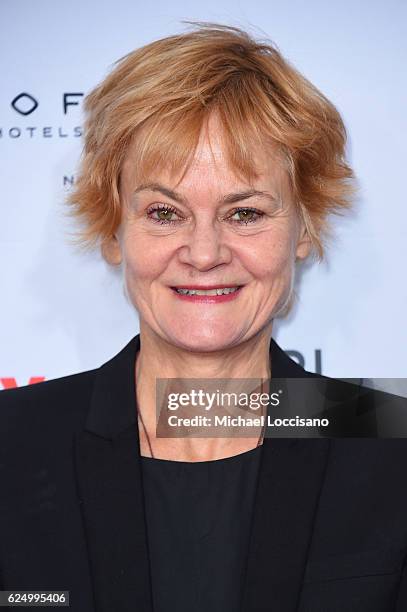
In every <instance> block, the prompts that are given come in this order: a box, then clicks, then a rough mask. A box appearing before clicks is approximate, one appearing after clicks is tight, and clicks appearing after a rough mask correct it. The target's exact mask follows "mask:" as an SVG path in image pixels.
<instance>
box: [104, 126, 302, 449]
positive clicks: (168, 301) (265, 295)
mask: <svg viewBox="0 0 407 612" xmlns="http://www.w3.org/2000/svg"><path fill="white" fill-rule="evenodd" d="M253 155H254V158H255V161H256V167H257V168H258V170H259V176H258V178H257V179H256V180H254V181H253V183H252V184H249V183H247V182H246V181H245V180H244V179H243V178H241V177H238V176H237V175H236V174H235V172H234V171H233V170H232V169H231V167H230V165H229V163H228V159H227V156H226V152H225V149H224V146H223V141H222V130H221V128H220V126H219V123H218V121H217V118H216V116H215V115H212V116H211V117H210V118H209V121H208V123H207V125H205V126H204V127H203V128H202V131H201V136H200V141H199V144H198V147H197V150H196V152H195V156H194V158H193V161H192V164H191V166H190V167H189V169H188V170H187V172H186V174H185V176H184V177H182V180H180V179H179V177H173V176H171V174H170V173H169V172H168V171H162V172H160V173H159V174H157V175H156V176H153V177H151V180H149V183H153V182H154V183H158V184H160V185H161V186H164V187H165V188H166V189H171V190H173V191H175V192H176V193H177V194H178V195H180V196H182V200H183V201H182V202H178V201H175V200H174V199H173V198H170V197H168V195H165V194H163V193H162V192H161V191H157V190H155V189H151V188H150V189H141V190H139V191H138V192H137V193H135V191H136V189H140V187H141V185H140V182H139V181H138V180H137V175H136V168H137V165H136V159H135V158H134V152H133V151H132V149H131V148H130V149H129V151H128V154H127V156H126V159H125V162H124V165H123V168H122V173H121V185H120V192H121V199H122V206H123V208H122V210H123V215H122V223H121V226H120V228H119V231H118V233H117V235H116V237H115V238H113V239H112V240H111V241H110V242H109V243H105V245H104V247H103V254H104V256H105V258H106V260H107V261H108V262H109V263H111V264H113V265H119V264H121V265H122V269H123V276H124V282H125V287H126V292H127V295H128V297H129V299H130V301H131V303H132V304H133V305H134V307H135V308H136V309H137V311H138V314H139V319H140V335H141V350H140V353H139V355H138V358H137V364H136V377H137V399H138V403H139V406H142V407H143V412H142V414H143V420H144V422H145V424H146V428H147V431H148V432H149V437H150V439H151V441H152V442H153V448H154V456H156V457H160V458H171V459H178V460H187V461H196V460H208V459H214V458H222V457H224V456H230V455H233V454H238V452H243V451H244V450H247V449H248V448H252V447H254V446H255V445H256V444H255V443H254V440H252V439H251V438H245V439H236V440H233V439H232V440H231V439H227V440H224V439H220V438H217V439H212V440H211V439H196V438H195V439H185V438H182V439H176V440H166V439H157V438H155V397H154V389H155V378H156V377H168V378H170V377H184V378H193V377H201V378H202V377H207V378H213V377H215V378H220V377H224V378H237V377H247V378H249V377H253V378H255V377H262V378H267V377H269V376H270V375H271V372H270V367H269V352H268V351H269V342H270V336H271V329H272V321H273V318H274V317H275V316H276V315H277V314H278V313H279V312H280V311H281V310H282V309H283V308H284V306H285V305H286V303H287V301H288V299H289V297H290V295H291V291H292V285H293V280H294V270H295V261H296V259H302V258H305V257H307V255H308V254H309V252H310V241H309V239H308V237H307V235H306V233H305V230H304V228H303V225H302V223H301V222H300V219H299V217H298V215H297V213H296V210H295V208H294V202H293V199H292V195H291V190H290V184H289V180H288V177H287V174H286V171H285V170H284V168H283V165H282V164H281V163H279V162H278V161H277V158H276V156H275V155H274V156H273V155H271V154H270V152H269V151H265V150H264V149H260V148H255V149H254V150H253ZM250 190H256V191H261V192H264V195H254V196H252V197H249V198H247V199H244V200H240V201H236V202H225V201H224V198H225V196H228V195H230V194H236V193H242V192H248V191H250ZM157 206H160V207H165V206H168V207H169V208H170V210H171V211H174V212H173V213H172V214H171V212H168V210H167V212H161V213H160V212H157V211H156V210H153V209H154V208H156V207H157ZM239 207H240V208H247V207H250V208H254V209H256V211H257V212H256V213H253V212H246V213H237V212H236V209H237V208H239ZM154 219H156V220H160V219H161V220H163V219H164V220H166V221H168V220H170V221H172V223H165V224H160V223H158V222H154ZM251 219H254V221H253V222H250V221H251ZM238 221H240V223H239V222H238ZM242 221H249V222H248V223H244V222H242ZM174 285H177V286H179V285H183V286H185V285H186V286H188V285H222V286H226V287H228V286H233V285H244V287H243V289H242V290H241V291H240V292H239V295H238V297H237V298H236V299H234V300H232V301H228V302H224V303H220V304H212V303H209V304H208V303H202V302H199V303H192V302H186V301H183V300H180V299H179V298H178V297H177V295H176V294H175V293H174V291H173V290H172V289H171V287H172V286H174ZM157 356H160V357H159V359H158V358H157ZM147 364H148V365H147ZM256 442H257V438H256ZM154 444H155V446H154ZM141 446H142V454H143V440H141ZM145 454H146V455H148V454H150V453H149V452H148V451H146V452H145Z"/></svg>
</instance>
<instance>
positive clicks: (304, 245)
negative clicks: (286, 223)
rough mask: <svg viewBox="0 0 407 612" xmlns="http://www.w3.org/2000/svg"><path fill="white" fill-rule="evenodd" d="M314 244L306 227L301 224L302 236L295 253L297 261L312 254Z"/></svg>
mask: <svg viewBox="0 0 407 612" xmlns="http://www.w3.org/2000/svg"><path fill="white" fill-rule="evenodd" d="M311 249H312V242H311V238H310V236H309V233H308V231H307V228H306V227H305V225H304V223H301V229H300V235H299V238H298V242H297V248H296V251H295V255H296V259H306V258H307V257H308V255H309V254H310V253H311Z"/></svg>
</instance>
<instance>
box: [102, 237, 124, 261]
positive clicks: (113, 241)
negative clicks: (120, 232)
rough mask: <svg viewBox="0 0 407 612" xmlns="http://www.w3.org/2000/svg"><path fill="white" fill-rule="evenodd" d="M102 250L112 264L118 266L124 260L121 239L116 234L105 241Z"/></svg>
mask: <svg viewBox="0 0 407 612" xmlns="http://www.w3.org/2000/svg"><path fill="white" fill-rule="evenodd" d="M101 251H102V255H103V257H104V259H105V260H106V261H107V263H108V264H110V265H111V266H118V265H120V264H121V262H122V252H121V246H120V243H119V240H118V238H117V236H116V235H114V236H111V237H110V238H107V239H106V240H104V241H103V243H102V245H101Z"/></svg>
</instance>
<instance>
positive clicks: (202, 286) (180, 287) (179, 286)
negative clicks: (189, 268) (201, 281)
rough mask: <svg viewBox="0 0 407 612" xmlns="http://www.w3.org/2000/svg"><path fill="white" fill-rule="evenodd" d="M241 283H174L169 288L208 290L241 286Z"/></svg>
mask: <svg viewBox="0 0 407 612" xmlns="http://www.w3.org/2000/svg"><path fill="white" fill-rule="evenodd" d="M242 286H243V285H225V284H224V285H174V287H171V289H202V290H203V291H208V290H210V289H223V287H228V288H231V287H242Z"/></svg>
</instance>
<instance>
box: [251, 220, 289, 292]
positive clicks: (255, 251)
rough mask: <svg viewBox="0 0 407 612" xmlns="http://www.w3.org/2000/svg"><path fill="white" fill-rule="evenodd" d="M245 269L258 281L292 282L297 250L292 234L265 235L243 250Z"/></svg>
mask: <svg viewBox="0 0 407 612" xmlns="http://www.w3.org/2000/svg"><path fill="white" fill-rule="evenodd" d="M241 259H242V261H243V262H244V265H245V267H246V268H247V269H248V270H249V271H250V273H251V274H252V275H253V276H254V277H255V278H257V279H259V280H263V281H268V282H269V283H273V282H275V281H284V280H285V279H286V280H287V281H289V280H290V278H291V275H292V268H293V263H294V261H295V250H294V244H293V241H292V237H291V234H290V233H288V232H287V233H286V232H284V233H277V232H275V233H270V232H267V233H264V234H262V235H260V236H256V239H255V240H253V241H251V243H250V244H247V245H245V246H244V248H243V249H241Z"/></svg>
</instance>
